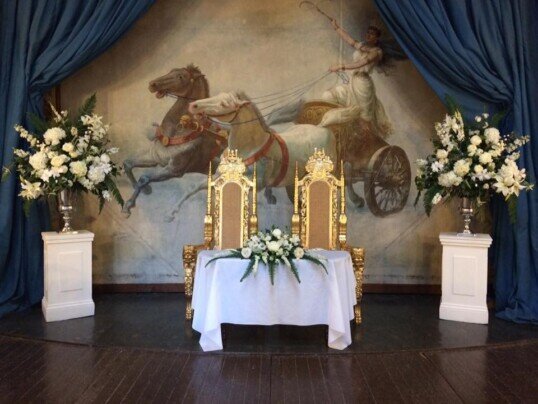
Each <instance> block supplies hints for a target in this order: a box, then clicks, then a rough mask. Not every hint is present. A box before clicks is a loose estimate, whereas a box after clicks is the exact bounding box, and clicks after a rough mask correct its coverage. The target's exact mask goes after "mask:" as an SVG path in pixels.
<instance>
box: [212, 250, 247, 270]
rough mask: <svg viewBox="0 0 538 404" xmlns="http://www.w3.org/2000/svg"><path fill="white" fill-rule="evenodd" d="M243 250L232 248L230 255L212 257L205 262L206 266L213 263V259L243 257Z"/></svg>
mask: <svg viewBox="0 0 538 404" xmlns="http://www.w3.org/2000/svg"><path fill="white" fill-rule="evenodd" d="M242 257H243V256H242V255H241V252H240V251H239V250H230V251H229V255H224V256H222V255H217V256H216V257H213V258H211V259H210V260H209V261H207V263H206V264H205V266H206V268H207V266H208V265H209V264H211V263H212V262H213V261H216V260H219V259H221V258H222V259H224V258H242Z"/></svg>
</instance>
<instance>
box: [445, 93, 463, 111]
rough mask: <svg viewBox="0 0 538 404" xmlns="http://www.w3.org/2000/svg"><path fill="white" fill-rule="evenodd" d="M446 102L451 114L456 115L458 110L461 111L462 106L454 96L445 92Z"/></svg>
mask: <svg viewBox="0 0 538 404" xmlns="http://www.w3.org/2000/svg"><path fill="white" fill-rule="evenodd" d="M445 103H446V107H447V109H448V112H449V114H450V115H454V114H455V113H456V111H461V110H462V109H461V106H460V105H459V104H458V103H457V102H456V100H455V99H454V98H452V96H450V95H448V94H445Z"/></svg>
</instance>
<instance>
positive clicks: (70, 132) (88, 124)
mask: <svg viewBox="0 0 538 404" xmlns="http://www.w3.org/2000/svg"><path fill="white" fill-rule="evenodd" d="M95 104H96V97H95V94H94V95H92V96H91V97H89V98H88V99H87V100H86V101H85V102H84V104H83V106H82V107H81V108H80V110H79V111H78V114H77V115H76V116H75V117H73V118H72V117H71V116H70V115H69V113H68V112H67V111H61V112H58V111H57V110H56V109H55V108H54V106H52V105H51V108H52V113H53V117H52V119H51V120H50V121H44V120H41V119H40V118H38V117H37V116H34V115H32V116H30V119H31V123H32V125H33V126H34V128H35V130H36V132H37V133H36V134H33V133H30V132H29V131H28V130H27V129H25V128H24V127H23V126H21V125H16V126H15V130H16V131H17V132H18V133H19V135H20V137H21V138H22V139H24V140H25V141H26V142H27V147H26V148H23V149H15V150H14V159H13V163H12V165H11V166H10V167H6V168H4V175H5V176H7V175H9V174H10V173H11V171H12V169H13V167H14V168H15V170H16V171H17V173H18V175H19V179H20V183H21V188H22V190H21V192H20V194H19V195H20V196H21V197H22V198H23V199H24V207H25V211H26V212H28V208H29V205H30V203H31V202H32V201H34V200H36V199H38V198H40V197H42V196H47V195H60V194H61V193H64V192H66V191H75V192H76V191H83V192H90V193H92V194H94V195H96V196H97V197H98V198H99V210H101V209H102V208H103V205H104V203H105V201H108V200H110V199H111V198H114V199H115V200H116V201H117V202H118V203H119V204H120V205H123V199H122V197H121V194H120V192H119V191H118V188H117V187H116V184H115V183H114V177H116V176H117V175H119V174H120V167H119V166H118V165H116V164H115V163H114V162H113V161H112V160H111V158H110V156H111V155H112V154H114V153H117V152H118V148H115V147H111V148H110V147H108V143H109V140H108V137H107V134H108V130H109V125H106V124H104V123H103V122H102V117H100V116H98V115H96V114H94V113H93V110H94V108H95ZM61 199H62V198H61ZM64 202H65V201H64ZM60 210H61V209H60ZM64 210H65V209H64ZM71 210H72V209H69V210H68V211H69V212H70V211H71ZM63 213H65V212H63ZM68 219H69V217H67V218H66V216H65V215H64V221H66V220H67V222H66V226H64V229H63V230H62V231H70V230H71V228H70V225H69V223H68Z"/></svg>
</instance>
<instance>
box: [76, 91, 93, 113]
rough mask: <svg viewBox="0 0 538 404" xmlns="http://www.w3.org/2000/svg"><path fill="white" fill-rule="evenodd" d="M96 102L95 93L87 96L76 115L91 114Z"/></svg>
mask: <svg viewBox="0 0 538 404" xmlns="http://www.w3.org/2000/svg"><path fill="white" fill-rule="evenodd" d="M96 104H97V97H96V96H95V93H93V94H92V95H90V96H89V97H88V98H86V100H85V101H84V103H83V104H82V106H81V107H80V108H79V110H78V117H79V118H80V117H81V116H83V115H91V114H92V113H93V111H94V109H95V105H96ZM77 120H78V119H77Z"/></svg>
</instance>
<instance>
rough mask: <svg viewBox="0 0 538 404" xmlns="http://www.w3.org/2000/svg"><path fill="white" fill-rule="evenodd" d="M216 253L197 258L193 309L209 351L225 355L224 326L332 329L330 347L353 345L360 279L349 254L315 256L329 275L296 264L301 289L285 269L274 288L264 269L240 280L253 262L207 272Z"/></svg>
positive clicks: (220, 263) (219, 264)
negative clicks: (320, 258) (318, 326)
mask: <svg viewBox="0 0 538 404" xmlns="http://www.w3.org/2000/svg"><path fill="white" fill-rule="evenodd" d="M215 253H216V251H201V252H200V253H199V254H198V261H197V263H196V272H195V279H194V291H193V299H192V305H193V309H194V318H193V324H192V326H193V328H194V329H195V330H196V331H198V332H200V334H201V337H200V345H201V346H202V349H203V350H204V351H213V350H218V349H222V336H221V328H220V326H221V324H222V323H231V324H251V325H255V324H257V325H273V324H288V325H315V324H326V325H328V326H329V338H328V345H329V347H330V348H334V349H344V348H346V347H347V346H348V345H350V344H351V329H350V321H351V320H352V319H353V318H354V315H353V306H354V305H355V304H356V302H357V299H356V296H355V276H354V274H353V267H352V263H351V257H350V255H349V253H347V252H345V251H316V253H318V254H322V255H324V256H325V257H326V258H327V260H328V265H327V270H328V272H329V274H328V275H327V274H326V273H325V271H324V270H323V268H321V267H320V266H318V265H316V264H314V263H312V262H309V261H306V260H296V261H295V262H296V264H297V267H298V269H299V276H300V278H301V283H298V282H297V280H296V279H295V277H294V276H293V274H292V273H291V271H290V270H289V269H288V268H286V267H285V266H283V265H281V266H279V267H278V268H277V270H276V273H275V284H274V286H271V280H270V278H269V272H268V270H267V268H266V267H265V266H264V265H260V266H259V268H258V272H257V274H256V275H255V276H254V274H251V275H250V276H249V277H247V278H246V279H245V280H243V282H239V280H240V279H241V277H242V275H243V273H244V271H245V268H246V266H247V265H248V262H249V261H248V260H241V259H239V258H226V259H219V260H217V261H214V262H212V263H211V264H210V265H208V266H207V268H206V267H205V265H206V263H207V262H208V261H209V260H210V259H211V257H212V256H213V255H214V254H215Z"/></svg>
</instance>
